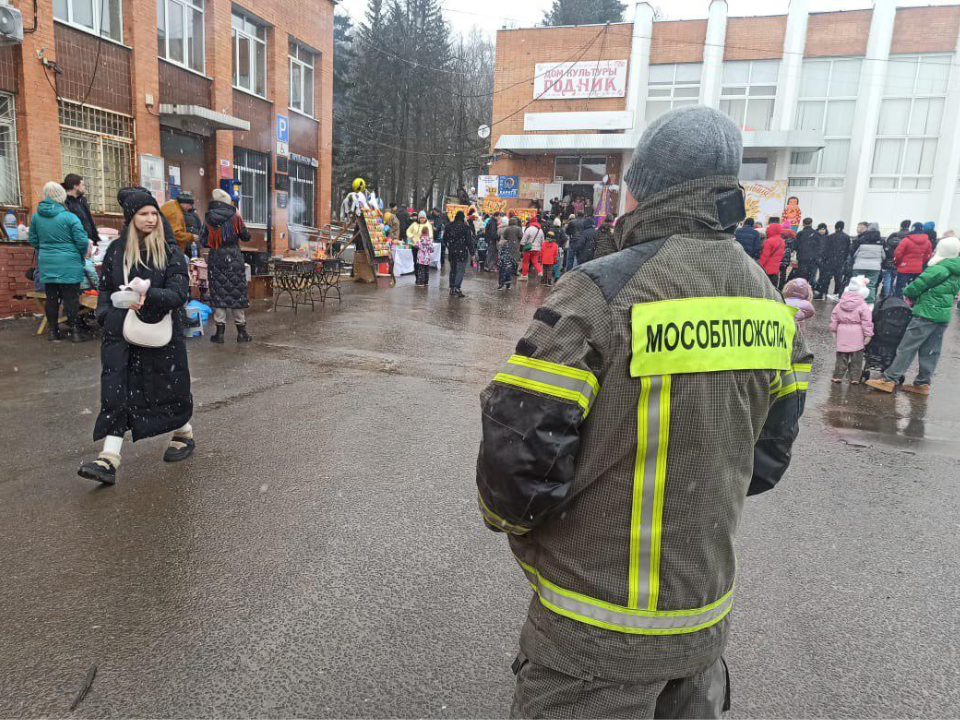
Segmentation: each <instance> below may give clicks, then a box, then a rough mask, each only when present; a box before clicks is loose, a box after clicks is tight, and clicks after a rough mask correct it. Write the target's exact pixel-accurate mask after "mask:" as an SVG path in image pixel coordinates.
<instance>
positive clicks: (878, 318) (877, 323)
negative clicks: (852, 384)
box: [861, 295, 913, 384]
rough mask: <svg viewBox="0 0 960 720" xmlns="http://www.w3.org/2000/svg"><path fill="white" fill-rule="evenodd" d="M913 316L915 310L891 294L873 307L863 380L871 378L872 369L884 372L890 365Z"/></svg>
mask: <svg viewBox="0 0 960 720" xmlns="http://www.w3.org/2000/svg"><path fill="white" fill-rule="evenodd" d="M912 317H913V311H912V310H911V309H910V306H909V305H907V303H905V302H904V301H903V300H902V299H901V298H898V297H893V296H892V295H891V296H889V297H885V298H884V299H883V300H881V301H879V302H878V303H877V305H876V307H874V309H873V338H872V339H871V340H870V344H869V345H867V347H866V349H865V350H864V351H863V377H862V378H861V382H866V381H867V380H869V379H870V371H871V370H876V371H877V372H883V371H884V370H886V369H887V368H888V367H890V365H891V363H893V359H894V358H895V357H896V356H897V348H898V347H900V341H901V340H903V336H904V334H905V333H906V332H907V325H909V324H910V319H911V318H912ZM900 383H901V384H903V380H902V379H901V380H900Z"/></svg>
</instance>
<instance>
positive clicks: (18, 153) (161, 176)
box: [0, 0, 335, 317]
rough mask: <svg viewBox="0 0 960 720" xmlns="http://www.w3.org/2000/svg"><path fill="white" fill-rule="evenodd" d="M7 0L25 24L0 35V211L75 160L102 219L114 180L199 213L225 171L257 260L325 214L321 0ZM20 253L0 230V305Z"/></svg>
mask: <svg viewBox="0 0 960 720" xmlns="http://www.w3.org/2000/svg"><path fill="white" fill-rule="evenodd" d="M13 4H14V5H15V6H17V7H19V8H20V10H21V11H22V13H23V22H24V28H25V34H24V41H23V43H22V44H18V45H5V46H3V47H0V214H5V213H6V211H7V209H13V210H14V211H15V213H16V214H17V215H18V216H19V217H20V218H25V217H28V216H29V214H30V213H31V212H32V211H33V208H34V206H35V205H36V203H37V202H38V200H39V198H40V193H41V188H42V186H43V184H44V183H45V182H47V181H48V180H52V179H62V178H63V177H64V175H65V174H66V173H69V172H77V173H80V174H81V175H83V176H85V178H86V180H87V188H88V199H89V200H90V204H91V207H92V208H93V210H94V212H95V219H96V220H97V222H98V224H100V225H108V226H114V227H119V226H120V224H121V222H122V217H121V216H120V214H119V213H120V208H119V206H118V205H117V202H116V194H117V190H118V189H119V188H120V187H122V186H124V185H129V184H144V185H147V186H148V187H150V188H151V190H153V191H154V192H155V193H156V194H157V195H159V196H161V202H162V200H163V199H169V198H170V197H172V196H175V195H176V194H178V193H179V192H180V191H189V192H191V193H192V194H193V195H194V196H195V197H196V198H197V200H198V206H199V208H198V209H199V210H200V212H201V215H202V213H203V212H204V211H205V210H206V205H207V202H208V198H209V197H210V193H211V191H212V190H213V189H214V188H215V187H218V186H219V183H220V181H221V179H226V178H236V179H238V180H239V181H240V182H241V183H242V184H241V186H240V196H241V197H240V202H239V207H240V211H241V213H242V215H243V217H244V219H245V220H246V222H247V224H248V226H250V228H251V231H252V234H253V235H254V238H255V243H254V247H255V248H256V250H257V251H258V252H259V253H260V256H259V257H258V258H255V260H259V259H262V258H263V257H264V256H265V255H266V254H267V253H268V252H269V253H277V252H280V251H282V250H284V249H285V248H286V247H287V246H288V243H289V240H290V236H291V233H293V234H294V235H296V234H298V233H303V232H306V231H307V230H308V229H310V228H315V227H318V226H320V225H322V224H323V223H325V222H328V221H329V213H330V163H331V143H332V122H333V105H332V102H333V11H334V5H335V3H334V2H333V0H307V2H295V1H294V0H256V2H253V1H252V0H248V1H246V2H244V1H243V0H240V1H238V2H230V1H229V0H38V2H37V4H36V8H37V12H36V16H35V17H34V11H33V8H34V4H33V2H32V1H31V2H25V1H23V0H21V1H20V2H16V1H15V2H13ZM278 131H279V132H278ZM284 131H286V133H287V135H284ZM281 137H286V138H287V139H286V141H285V142H278V140H279V138H281ZM26 256H31V257H32V253H29V252H28V251H27V250H25V249H23V248H22V247H21V248H16V247H11V246H4V245H2V244H0V317H4V316H6V315H9V314H11V313H13V312H16V311H18V310H23V309H27V307H28V306H24V305H22V304H17V303H14V302H12V301H11V300H10V297H9V296H10V294H11V292H12V291H13V290H23V288H22V287H20V286H21V285H23V283H22V282H21V279H22V271H21V270H20V269H19V265H21V264H22V263H23V257H26ZM14 266H16V272H14V271H13V270H11V268H14ZM14 274H19V277H11V276H12V275H14ZM30 307H32V306H30Z"/></svg>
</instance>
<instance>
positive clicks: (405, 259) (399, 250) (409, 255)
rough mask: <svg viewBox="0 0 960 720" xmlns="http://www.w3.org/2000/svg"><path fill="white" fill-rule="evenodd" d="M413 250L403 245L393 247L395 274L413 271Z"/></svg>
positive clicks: (397, 275)
mask: <svg viewBox="0 0 960 720" xmlns="http://www.w3.org/2000/svg"><path fill="white" fill-rule="evenodd" d="M413 269H414V268H413V250H411V249H410V248H408V247H403V246H402V245H396V246H394V248H393V276H394V277H400V276H401V275H409V274H410V273H412V272H413Z"/></svg>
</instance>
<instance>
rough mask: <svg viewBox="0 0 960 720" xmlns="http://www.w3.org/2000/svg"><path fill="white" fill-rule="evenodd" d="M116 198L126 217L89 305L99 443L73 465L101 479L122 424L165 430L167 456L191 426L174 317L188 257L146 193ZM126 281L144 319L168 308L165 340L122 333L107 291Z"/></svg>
mask: <svg viewBox="0 0 960 720" xmlns="http://www.w3.org/2000/svg"><path fill="white" fill-rule="evenodd" d="M118 199H119V200H120V203H121V205H122V207H123V214H124V219H125V220H126V225H125V226H124V229H123V230H122V231H121V233H120V237H119V238H118V239H117V240H116V241H114V242H113V243H112V244H111V245H110V247H109V249H108V250H107V253H106V255H105V256H104V259H103V268H102V272H101V278H100V287H99V293H100V294H99V297H98V299H97V313H96V315H97V322H98V323H99V324H100V326H101V328H102V335H103V343H102V345H101V349H100V358H101V364H102V371H101V375H100V415H99V416H98V417H97V423H96V427H95V428H94V431H93V439H94V440H104V444H103V451H102V452H101V453H100V456H99V457H98V458H97V459H96V460H93V461H90V462H85V463H83V464H82V465H81V466H80V469H79V470H78V474H79V475H80V477H83V478H87V479H89V480H96V481H97V482H100V483H103V484H104V485H113V484H115V483H116V481H117V469H118V468H119V467H120V449H121V447H122V445H123V439H124V435H126V433H127V432H129V433H130V434H131V436H132V438H133V441H134V442H136V441H137V440H143V439H144V438H151V437H156V436H157V435H163V434H166V433H169V432H172V433H173V437H172V438H171V440H170V442H169V444H168V446H167V449H166V452H165V453H164V455H163V459H164V460H165V461H167V462H178V461H180V460H185V459H186V458H188V457H190V455H191V454H192V453H193V450H194V448H195V447H196V444H195V442H194V439H193V428H192V427H191V426H190V418H191V417H192V415H193V396H192V395H191V393H190V368H189V366H188V363H187V348H186V344H185V342H184V336H183V326H182V324H181V320H180V317H181V313H180V308H181V307H182V306H183V304H184V303H185V302H187V300H188V298H189V295H190V290H189V286H190V282H189V278H188V276H187V261H186V258H185V257H184V255H183V252H181V251H180V248H178V247H177V246H176V245H170V244H168V243H167V242H166V240H165V238H164V231H163V225H162V223H161V220H160V207H159V205H157V201H156V200H155V199H154V198H153V196H152V195H150V194H149V193H147V192H144V191H141V190H138V189H133V190H130V189H126V190H121V191H120V195H119V198H118ZM147 283H149V285H147ZM126 285H129V287H130V289H133V290H135V291H137V292H140V293H141V298H140V301H139V302H136V303H135V304H133V305H131V306H130V307H131V308H132V309H133V310H136V311H139V312H138V314H139V316H140V319H141V320H142V321H143V322H144V323H157V322H160V321H161V320H162V319H163V318H164V317H165V316H166V315H168V314H172V318H173V333H172V337H171V339H170V342H169V343H167V344H166V345H165V346H163V347H159V348H146V347H140V346H138V345H133V344H131V343H129V342H127V340H126V339H125V338H124V332H123V327H124V321H125V319H126V316H127V312H128V310H126V309H121V308H117V307H114V305H113V300H112V299H111V296H112V295H113V294H114V293H115V292H117V291H119V290H120V288H121V286H126Z"/></svg>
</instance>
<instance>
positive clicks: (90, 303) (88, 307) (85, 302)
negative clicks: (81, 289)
mask: <svg viewBox="0 0 960 720" xmlns="http://www.w3.org/2000/svg"><path fill="white" fill-rule="evenodd" d="M26 296H27V297H28V298H33V299H34V300H36V301H37V306H38V307H39V309H40V314H41V315H42V316H43V319H42V320H41V321H40V327H38V328H37V335H43V333H44V332H45V331H46V329H47V315H46V310H47V306H46V301H47V294H46V293H42V292H28V293H27V295H26ZM96 309H97V298H96V296H94V295H85V294H84V293H80V313H81V314H85V313H84V311H87V314H89V313H92V312H93V311H94V310H96ZM64 319H65V318H60V320H59V321H58V322H63V320H64Z"/></svg>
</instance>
